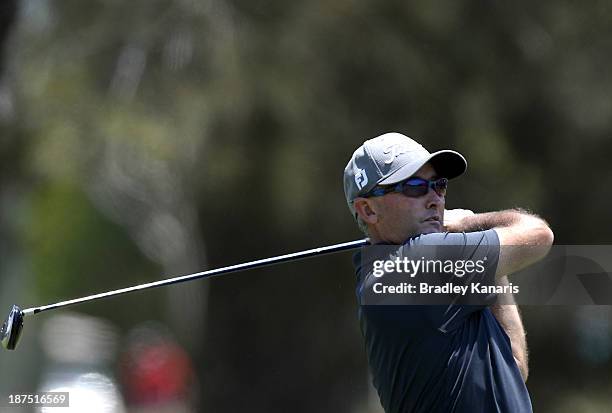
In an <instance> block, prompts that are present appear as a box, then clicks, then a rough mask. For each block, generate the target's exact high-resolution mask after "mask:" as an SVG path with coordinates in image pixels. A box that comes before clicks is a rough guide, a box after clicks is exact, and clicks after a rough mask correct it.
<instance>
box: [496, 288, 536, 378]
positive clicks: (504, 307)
mask: <svg viewBox="0 0 612 413" xmlns="http://www.w3.org/2000/svg"><path fill="white" fill-rule="evenodd" d="M498 283H499V285H507V284H508V278H507V277H503V278H501V279H500V280H499V281H498ZM489 308H490V309H491V312H492V313H493V315H494V316H495V318H496V319H497V321H498V322H499V324H500V325H501V326H502V328H503V329H504V331H505V332H506V334H507V335H508V337H509V338H510V343H511V345H512V355H513V356H514V359H515V360H516V363H517V365H518V367H519V370H520V371H521V376H523V380H524V381H527V376H528V375H529V366H528V362H529V360H528V354H527V339H526V337H525V328H524V327H523V322H522V320H521V315H520V313H519V308H518V306H517V305H516V304H515V301H514V297H513V296H512V293H508V294H500V295H499V296H498V301H497V303H496V304H494V305H491V306H490V307H489Z"/></svg>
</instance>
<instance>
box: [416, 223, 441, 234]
mask: <svg viewBox="0 0 612 413" xmlns="http://www.w3.org/2000/svg"><path fill="white" fill-rule="evenodd" d="M421 230H422V232H421V234H434V233H436V232H444V227H443V226H442V224H441V223H440V222H438V221H425V222H424V223H423V225H422V226H421Z"/></svg>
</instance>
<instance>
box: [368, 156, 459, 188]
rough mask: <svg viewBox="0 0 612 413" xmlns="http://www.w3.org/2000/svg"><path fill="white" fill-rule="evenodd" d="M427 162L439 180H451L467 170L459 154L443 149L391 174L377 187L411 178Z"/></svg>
mask: <svg viewBox="0 0 612 413" xmlns="http://www.w3.org/2000/svg"><path fill="white" fill-rule="evenodd" d="M427 162H429V163H431V165H432V166H433V167H434V169H435V170H436V174H437V175H438V176H439V177H441V178H448V179H453V178H456V177H458V176H459V175H461V174H463V173H464V172H465V170H466V169H467V161H466V160H465V158H464V157H463V155H461V154H460V153H459V152H455V151H451V150H449V149H445V150H442V151H438V152H434V153H432V154H431V155H429V156H427V157H425V158H423V159H419V160H417V161H415V162H412V163H409V164H406V165H404V166H402V167H401V168H399V169H398V170H397V171H395V172H393V173H392V174H391V175H389V176H388V177H386V178H385V179H383V180H381V181H379V182H378V183H377V184H378V185H390V184H395V183H397V182H401V181H403V180H404V179H408V178H410V177H411V176H413V175H414V174H415V173H416V172H417V171H418V170H419V169H421V167H422V166H423V165H425V164H426V163H427Z"/></svg>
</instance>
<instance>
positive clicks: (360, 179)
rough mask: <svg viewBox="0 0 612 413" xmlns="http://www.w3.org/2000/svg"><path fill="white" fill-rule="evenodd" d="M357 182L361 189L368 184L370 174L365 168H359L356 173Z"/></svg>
mask: <svg viewBox="0 0 612 413" xmlns="http://www.w3.org/2000/svg"><path fill="white" fill-rule="evenodd" d="M355 184H357V188H359V190H360V191H361V190H362V189H363V188H364V187H365V186H366V185H367V184H368V176H367V175H366V173H365V169H358V170H357V173H356V174H355Z"/></svg>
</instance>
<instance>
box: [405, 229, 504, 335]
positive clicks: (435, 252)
mask: <svg viewBox="0 0 612 413" xmlns="http://www.w3.org/2000/svg"><path fill="white" fill-rule="evenodd" d="M499 252H500V245H499V238H498V236H497V232H495V230H493V229H491V230H486V231H478V232H464V233H434V234H424V235H421V236H418V237H415V238H411V239H409V240H408V241H407V242H406V243H405V244H404V245H403V246H402V248H401V251H400V254H401V255H403V256H408V257H410V258H411V259H419V258H422V257H427V258H428V259H434V260H435V261H441V262H442V263H446V264H448V265H453V266H454V268H453V270H454V271H453V273H450V274H447V273H444V274H442V277H441V278H439V280H442V281H440V282H441V283H443V282H446V281H451V282H452V283H453V285H456V286H463V287H464V288H466V290H465V291H466V292H467V293H466V294H456V296H455V297H454V298H453V299H452V300H451V301H450V302H449V303H447V304H445V305H443V306H430V308H429V309H427V311H428V312H429V313H430V314H429V315H428V319H430V320H431V321H432V322H433V323H435V327H436V328H437V329H438V330H440V331H442V332H446V331H451V330H453V329H455V328H456V327H457V326H459V325H461V323H462V322H463V321H465V319H466V318H467V317H469V316H470V315H472V314H473V313H474V312H477V311H482V310H483V309H485V308H487V307H488V306H489V305H491V304H493V303H494V302H495V300H496V298H497V295H496V294H495V292H493V291H492V290H494V289H489V287H494V286H495V273H496V271H497V264H498V262H499ZM449 263H450V264H449ZM467 263H471V264H467ZM437 275H438V276H439V275H440V274H437ZM444 276H446V277H447V278H446V279H445V278H444ZM473 287H478V290H475V289H473ZM475 291H478V292H475ZM482 291H487V292H484V293H483V292H482ZM488 291H491V292H488Z"/></svg>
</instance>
